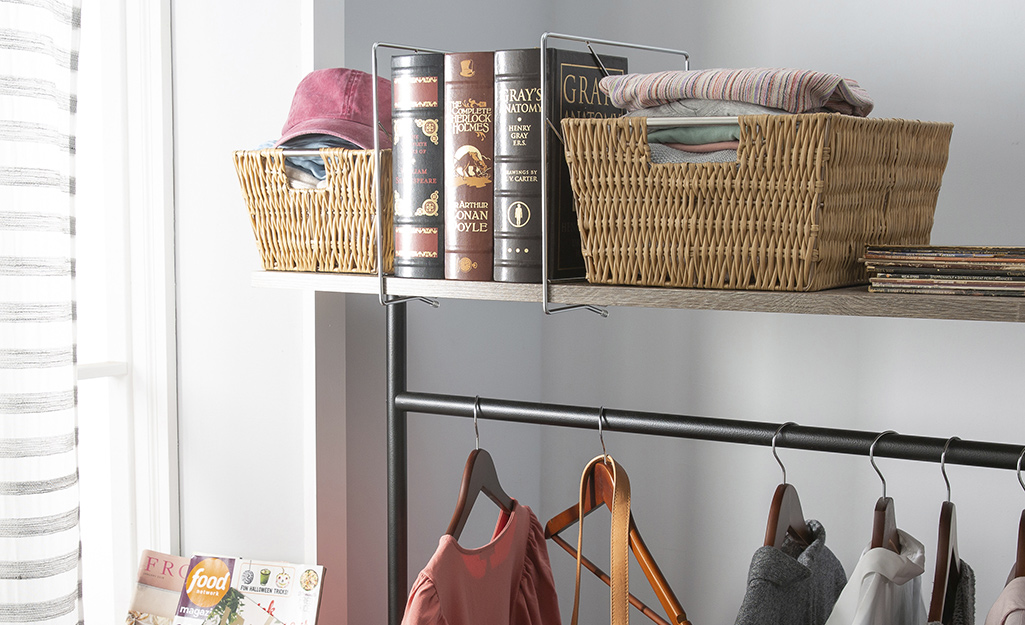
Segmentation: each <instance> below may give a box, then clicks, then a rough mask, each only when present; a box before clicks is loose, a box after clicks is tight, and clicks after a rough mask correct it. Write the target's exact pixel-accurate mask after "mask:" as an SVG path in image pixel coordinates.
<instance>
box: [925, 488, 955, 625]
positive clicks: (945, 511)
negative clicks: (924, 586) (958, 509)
mask: <svg viewBox="0 0 1025 625" xmlns="http://www.w3.org/2000/svg"><path fill="white" fill-rule="evenodd" d="M960 581H961V558H960V556H959V555H958V552H957V516H956V514H955V510H954V504H953V503H951V502H949V501H944V502H943V505H942V506H941V507H940V538H939V543H938V544H937V546H936V574H935V575H934V576H933V581H932V602H931V603H930V604H929V622H930V623H943V624H944V625H950V623H951V622H952V620H953V617H954V595H955V593H957V585H958V583H959V582H960Z"/></svg>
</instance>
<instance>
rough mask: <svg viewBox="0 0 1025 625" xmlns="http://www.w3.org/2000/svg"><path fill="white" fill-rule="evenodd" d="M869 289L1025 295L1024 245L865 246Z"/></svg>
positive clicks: (876, 290)
mask: <svg viewBox="0 0 1025 625" xmlns="http://www.w3.org/2000/svg"><path fill="white" fill-rule="evenodd" d="M865 268H866V269H868V272H869V287H868V290H869V291H871V292H873V293H926V294H930V295H1004V296H1017V297H1021V296H1025V247H989V246H928V245H923V246H907V247H902V246H882V245H881V246H868V248H867V249H866V250H865Z"/></svg>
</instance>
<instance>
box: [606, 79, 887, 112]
mask: <svg viewBox="0 0 1025 625" xmlns="http://www.w3.org/2000/svg"><path fill="white" fill-rule="evenodd" d="M599 88H600V89H601V90H602V91H603V92H604V93H606V94H608V95H609V97H610V99H611V100H612V103H613V104H614V105H615V106H618V107H620V108H624V109H627V110H629V111H634V110H637V109H642V108H647V107H652V106H657V105H659V104H665V103H667V102H674V101H677V100H686V99H692V98H697V99H703V100H729V101H734V102H747V103H750V104H758V105H761V106H766V107H770V108H775V109H781V110H783V111H786V112H788V113H807V112H812V111H815V110H817V109H826V110H829V111H835V112H838V113H845V114H848V115H857V116H860V117H865V116H866V115H868V114H869V113H870V112H871V111H872V107H873V106H874V105H875V104H874V102H873V101H872V98H871V97H870V96H869V95H868V92H867V91H865V90H864V89H862V88H861V85H859V84H858V83H857V82H856V81H854V80H851V79H849V78H843V77H841V76H840V75H838V74H827V73H823V72H816V71H811V70H801V69H773V68H750V69H704V70H686V71H665V72H657V73H653V74H624V75H621V76H606V77H605V78H602V79H601V82H600V83H599Z"/></svg>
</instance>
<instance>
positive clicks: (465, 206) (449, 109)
mask: <svg viewBox="0 0 1025 625" xmlns="http://www.w3.org/2000/svg"><path fill="white" fill-rule="evenodd" d="M494 64H495V53H494V52H450V53H447V54H446V55H445V277H446V278H448V279H453V280H480V281H490V280H492V279H493V274H492V265H493V260H494V254H493V250H494V245H493V244H494V241H493V238H492V215H493V205H494V197H495V194H494V190H495V189H494V157H495V140H494V137H495V132H494V131H495V119H494V102H495V84H494V83H495V80H494V77H495V66H494Z"/></svg>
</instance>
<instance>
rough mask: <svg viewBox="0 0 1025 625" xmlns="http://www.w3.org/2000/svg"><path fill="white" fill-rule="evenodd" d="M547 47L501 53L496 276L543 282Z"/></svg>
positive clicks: (497, 77) (498, 72) (497, 107)
mask: <svg viewBox="0 0 1025 625" xmlns="http://www.w3.org/2000/svg"><path fill="white" fill-rule="evenodd" d="M543 130H544V128H543V126H542V124H541V50H540V49H539V48H531V49H526V50H499V51H498V52H495V215H494V232H495V280H496V281H498V282H540V281H541V219H542V216H541V132H543Z"/></svg>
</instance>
